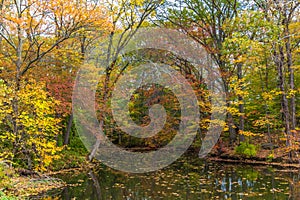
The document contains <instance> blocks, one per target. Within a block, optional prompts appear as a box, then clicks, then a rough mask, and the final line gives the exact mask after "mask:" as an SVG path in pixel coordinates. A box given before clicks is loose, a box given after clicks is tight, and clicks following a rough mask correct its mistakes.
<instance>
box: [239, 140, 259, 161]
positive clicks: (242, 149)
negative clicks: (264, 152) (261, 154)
mask: <svg viewBox="0 0 300 200" xmlns="http://www.w3.org/2000/svg"><path fill="white" fill-rule="evenodd" d="M235 153H237V154H239V155H243V156H245V157H247V158H248V157H253V156H255V155H256V153H257V147H256V146H255V145H254V144H249V143H248V142H241V144H240V145H239V146H237V147H236V148H235Z"/></svg>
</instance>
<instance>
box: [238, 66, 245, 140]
mask: <svg viewBox="0 0 300 200" xmlns="http://www.w3.org/2000/svg"><path fill="white" fill-rule="evenodd" d="M237 77H238V81H239V89H240V90H243V82H242V78H243V72H242V63H238V64H237ZM238 100H239V113H240V117H239V131H244V126H245V119H244V112H245V109H244V102H243V101H244V98H243V96H242V95H238ZM239 138H240V142H244V141H245V136H244V135H242V134H239Z"/></svg>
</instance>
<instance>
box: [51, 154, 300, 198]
mask: <svg viewBox="0 0 300 200" xmlns="http://www.w3.org/2000/svg"><path fill="white" fill-rule="evenodd" d="M59 177H60V178H62V179H64V180H65V181H66V182H68V183H70V184H71V186H69V187H67V188H65V189H63V190H62V191H54V192H55V193H56V194H52V198H54V199H66V200H69V199H74V198H76V199H96V200H98V199H101V200H102V199H103V200H108V199H113V200H119V199H120V200H121V199H122V200H123V199H126V200H150V199H166V200H169V199H170V200H171V199H172V200H173V199H203V200H207V199H231V200H235V199H237V200H238V199H243V200H244V199H255V200H256V199H263V200H268V199H269V200H274V199H290V200H292V199H293V200H298V199H300V194H299V192H300V184H299V174H298V173H291V172H290V173H286V172H285V173H283V172H278V171H276V170H275V169H273V168H266V167H253V166H246V165H228V164H221V163H205V162H204V161H201V160H199V159H196V158H194V159H192V158H191V157H184V158H181V159H180V160H178V161H177V162H176V163H174V164H173V165H171V166H170V167H168V168H165V169H163V170H160V171H157V172H153V173H147V174H127V173H123V172H119V171H115V170H112V169H110V168H108V167H105V166H101V167H99V168H98V169H95V170H94V172H92V171H90V172H87V173H80V174H74V173H68V174H64V175H59ZM78 183H80V185H78ZM72 184H73V185H72ZM49 195H50V194H49Z"/></svg>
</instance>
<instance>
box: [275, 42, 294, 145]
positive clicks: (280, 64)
mask: <svg viewBox="0 0 300 200" xmlns="http://www.w3.org/2000/svg"><path fill="white" fill-rule="evenodd" d="M275 59H276V60H277V62H276V64H277V70H278V81H279V82H278V85H279V89H280V91H281V93H282V94H281V112H282V113H283V123H284V128H285V134H286V135H287V140H286V145H287V146H290V134H291V130H290V112H289V107H288V100H287V97H286V92H285V77H284V52H283V47H282V46H279V55H278V54H277V53H276V52H275Z"/></svg>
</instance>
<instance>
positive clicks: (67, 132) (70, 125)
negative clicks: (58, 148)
mask: <svg viewBox="0 0 300 200" xmlns="http://www.w3.org/2000/svg"><path fill="white" fill-rule="evenodd" d="M72 124H73V113H71V114H70V117H69V120H68V125H67V130H66V132H65V136H64V145H68V144H69V141H70V133H71V128H72Z"/></svg>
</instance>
